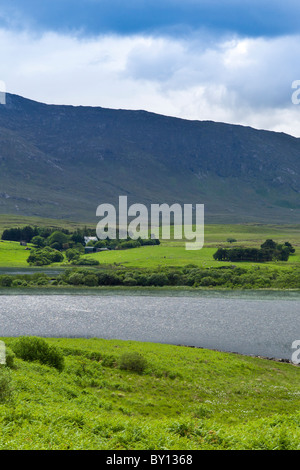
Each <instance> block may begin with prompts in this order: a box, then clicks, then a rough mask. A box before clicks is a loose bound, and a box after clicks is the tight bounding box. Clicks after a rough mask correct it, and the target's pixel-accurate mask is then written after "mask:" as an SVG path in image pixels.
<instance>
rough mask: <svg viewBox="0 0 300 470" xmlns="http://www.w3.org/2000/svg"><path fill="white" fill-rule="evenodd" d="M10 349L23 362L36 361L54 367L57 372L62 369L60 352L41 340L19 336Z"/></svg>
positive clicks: (62, 360) (62, 358)
mask: <svg viewBox="0 0 300 470" xmlns="http://www.w3.org/2000/svg"><path fill="white" fill-rule="evenodd" d="M12 349H13V351H14V353H15V354H16V356H17V357H19V358H20V359H23V360H24V361H38V362H40V363H41V364H45V365H48V366H52V367H55V368H56V369H58V370H59V371H61V370H63V368H64V357H63V354H62V352H61V351H60V350H59V349H58V348H56V347H55V346H49V345H48V343H47V342H46V341H45V340H44V339H43V338H37V337H35V336H21V337H20V338H19V339H18V340H17V341H16V342H15V344H14V345H13V347H12Z"/></svg>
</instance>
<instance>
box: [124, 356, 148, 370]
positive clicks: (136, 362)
mask: <svg viewBox="0 0 300 470" xmlns="http://www.w3.org/2000/svg"><path fill="white" fill-rule="evenodd" d="M146 367H147V361H146V359H145V358H144V357H143V356H142V355H141V354H139V353H138V352H128V353H124V354H122V356H121V357H120V359H119V368H120V369H123V370H132V371H135V372H143V371H144V370H145V369H146Z"/></svg>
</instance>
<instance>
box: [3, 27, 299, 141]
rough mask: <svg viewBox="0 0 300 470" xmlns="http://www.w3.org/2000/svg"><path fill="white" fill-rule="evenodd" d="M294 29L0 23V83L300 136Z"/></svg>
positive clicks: (56, 98) (42, 95)
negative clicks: (185, 34) (171, 31)
mask: <svg viewBox="0 0 300 470" xmlns="http://www.w3.org/2000/svg"><path fill="white" fill-rule="evenodd" d="M299 44H300V37H298V36H290V37H282V38H275V39H263V38H257V39H247V38H230V39H228V38H226V39H223V40H221V39H220V38H219V39H218V40H216V41H215V42H214V43H213V42H212V41H211V38H210V40H209V41H206V38H205V36H202V35H199V37H195V35H194V36H193V37H191V38H189V40H188V39H183V40H176V39H174V38H173V39H172V38H163V37H143V36H128V37H119V36H99V37H94V38H85V39H84V38H82V37H80V36H76V35H75V34H74V35H73V36H72V35H69V36H68V35H60V34H58V33H45V34H44V35H39V36H34V35H32V34H30V33H25V32H23V33H16V32H11V31H7V30H4V29H3V30H0V53H1V66H0V67H1V68H0V70H1V73H0V80H3V81H5V83H6V87H7V91H10V92H11V93H16V94H20V95H22V96H25V97H27V98H31V99H34V100H38V101H42V102H45V103H55V104H73V105H89V106H102V107H109V108H122V109H145V110H148V111H152V112H156V113H161V114H165V115H170V116H177V117H181V118H186V119H199V120H215V121H223V122H224V121H225V122H232V123H236V124H243V125H250V126H253V127H256V128H264V129H270V130H276V131H284V132H287V133H290V134H293V135H296V136H300V106H295V105H293V104H292V102H291V96H292V92H293V90H292V88H291V86H292V82H293V81H294V80H297V79H300V76H299V75H298V64H297V46H298V45H299Z"/></svg>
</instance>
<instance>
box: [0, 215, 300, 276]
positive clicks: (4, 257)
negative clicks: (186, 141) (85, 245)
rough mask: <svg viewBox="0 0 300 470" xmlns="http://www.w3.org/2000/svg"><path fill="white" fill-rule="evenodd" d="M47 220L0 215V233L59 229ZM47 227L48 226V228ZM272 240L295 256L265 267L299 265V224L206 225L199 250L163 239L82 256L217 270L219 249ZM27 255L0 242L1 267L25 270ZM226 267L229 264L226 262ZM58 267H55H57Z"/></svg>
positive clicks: (128, 263)
mask: <svg viewBox="0 0 300 470" xmlns="http://www.w3.org/2000/svg"><path fill="white" fill-rule="evenodd" d="M46 221H47V219H34V218H26V219H24V220H23V219H22V222H23V223H22V224H21V223H20V219H17V218H16V217H15V216H0V233H1V230H2V231H3V230H4V228H8V227H11V226H20V225H27V224H28V223H30V224H32V225H34V224H36V225H39V224H40V225H44V226H51V227H53V226H58V227H59V226H62V225H60V223H63V222H60V221H51V220H48V221H47V223H46ZM47 224H48V225H47ZM83 225H84V224H77V225H76V224H75V223H74V224H72V223H70V222H68V223H67V224H66V225H64V228H68V229H70V230H72V229H74V228H76V226H83ZM230 237H232V238H235V239H236V240H237V242H236V243H233V244H232V245H230V244H229V243H227V239H228V238H230ZM268 238H272V239H273V240H274V241H276V242H278V243H281V242H285V241H289V242H290V243H292V245H293V246H294V247H295V248H296V253H295V254H294V255H292V256H290V259H289V261H288V262H276V263H267V264H268V265H273V266H277V267H278V266H280V267H282V268H288V267H291V266H298V265H299V266H300V225H261V224H257V225H250V224H244V225H206V226H205V244H204V248H203V249H202V250H198V251H189V250H186V249H185V243H184V241H180V240H179V241H178V240H162V241H161V245H159V246H144V247H140V248H133V249H129V250H120V251H118V250H113V251H109V252H101V253H95V254H93V255H85V256H86V257H92V258H94V259H97V260H98V261H99V262H100V264H101V265H113V264H115V263H116V264H119V265H123V266H124V267H142V268H145V267H148V268H157V267H160V266H162V267H163V266H169V267H171V266H179V267H180V266H181V267H182V266H185V265H188V264H195V265H196V266H202V267H217V266H221V265H226V262H223V263H220V262H219V261H215V260H214V259H213V254H214V253H215V251H216V249H217V248H218V247H219V246H239V245H244V246H249V247H254V246H256V247H259V246H260V245H261V244H262V243H263V242H264V241H265V240H266V239H268ZM28 256H29V252H28V251H26V250H25V248H24V247H21V246H20V245H19V244H18V243H16V242H0V267H26V266H28V264H27V262H26V260H27V257H28ZM227 264H228V263H227ZM251 265H252V266H253V265H254V263H239V266H246V267H247V266H251ZM56 266H57V265H56Z"/></svg>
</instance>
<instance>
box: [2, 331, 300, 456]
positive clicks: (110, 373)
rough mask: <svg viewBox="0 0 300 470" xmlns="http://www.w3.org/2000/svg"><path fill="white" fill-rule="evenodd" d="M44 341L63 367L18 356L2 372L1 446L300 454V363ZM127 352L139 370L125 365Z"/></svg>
mask: <svg viewBox="0 0 300 470" xmlns="http://www.w3.org/2000/svg"><path fill="white" fill-rule="evenodd" d="M1 339H2V340H3V341H4V342H5V344H6V346H7V347H9V348H13V345H14V344H15V342H16V341H17V339H16V338H1ZM46 342H47V343H48V344H49V345H52V346H55V347H56V348H57V349H59V350H60V351H61V352H62V354H63V357H64V369H63V370H61V371H58V370H57V369H55V367H52V366H49V365H45V364H41V363H39V362H28V361H26V360H23V359H20V358H18V357H15V358H14V364H13V366H11V368H7V367H5V370H4V369H0V372H2V371H3V373H4V375H5V378H6V382H7V384H8V388H9V391H8V392H7V393H6V396H4V397H3V393H2V401H1V403H0V449H1V450H14V449H18V450H44V449H45V450H47V449H49V450H50V449H52V450H55V449H57V450H67V449H71V450H87V449H91V450H95V449H98V450H104V449H108V450H124V449H125V450H128V449H129V450H138V449H141V450H147V449H149V450H155V449H158V450H172V449H174V450H186V449H187V450H203V449H207V450H229V449H230V450H231V449H233V450H239V449H242V450H294V449H298V450H299V442H300V412H299V368H297V367H296V366H293V365H291V364H285V363H279V362H271V361H268V360H264V359H258V358H254V357H246V356H245V357H244V356H239V355H236V354H230V353H219V352H216V351H209V350H205V349H194V348H186V347H183V346H170V345H162V344H152V343H139V342H133V341H128V342H126V341H119V340H102V339H96V338H91V339H64V338H47V339H46ZM128 352H130V353H133V352H135V353H138V354H140V355H141V356H142V358H143V359H144V360H145V361H146V362H145V364H144V369H143V370H142V371H140V372H138V371H135V370H133V368H127V369H124V368H122V367H121V360H122V358H124V354H125V353H128ZM3 367H4V366H2V368H3ZM1 392H3V381H2V388H1V386H0V398H1Z"/></svg>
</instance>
